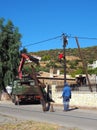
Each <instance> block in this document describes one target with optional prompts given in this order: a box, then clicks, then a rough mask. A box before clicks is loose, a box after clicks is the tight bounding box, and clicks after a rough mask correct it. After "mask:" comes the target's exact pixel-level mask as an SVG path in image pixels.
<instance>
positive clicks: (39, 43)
mask: <svg viewBox="0 0 97 130" xmlns="http://www.w3.org/2000/svg"><path fill="white" fill-rule="evenodd" d="M60 37H62V36H56V37H54V38H49V39H47V40H43V41H39V42H34V43H31V44H28V45H25V46H21V47H24V48H25V47H28V46H32V45H36V44H40V43H44V42H48V41H51V40H55V39H58V38H60Z"/></svg>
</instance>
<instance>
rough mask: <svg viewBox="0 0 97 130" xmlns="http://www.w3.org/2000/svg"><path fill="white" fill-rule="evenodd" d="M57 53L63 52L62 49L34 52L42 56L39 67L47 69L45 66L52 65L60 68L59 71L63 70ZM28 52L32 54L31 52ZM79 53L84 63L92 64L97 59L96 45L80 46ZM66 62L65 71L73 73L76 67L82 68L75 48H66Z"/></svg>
mask: <svg viewBox="0 0 97 130" xmlns="http://www.w3.org/2000/svg"><path fill="white" fill-rule="evenodd" d="M58 53H63V50H62V49H55V50H45V51H39V52H35V53H34V54H35V55H37V56H40V57H41V58H42V59H41V62H40V64H41V67H43V68H45V69H46V70H47V68H48V69H49V68H50V67H51V66H52V67H54V68H55V69H60V70H61V72H63V71H64V69H63V63H60V62H59V60H58ZM30 54H33V52H31V53H30ZM81 54H82V56H83V58H84V61H85V62H86V64H88V63H91V64H92V63H93V61H95V60H97V46H93V47H87V48H81ZM66 63H67V64H66V66H67V73H73V72H74V71H75V70H76V69H79V68H82V61H81V59H80V54H79V51H78V49H77V48H74V49H72V48H69V49H66Z"/></svg>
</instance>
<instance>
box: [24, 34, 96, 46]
mask: <svg viewBox="0 0 97 130" xmlns="http://www.w3.org/2000/svg"><path fill="white" fill-rule="evenodd" d="M64 35H66V37H68V38H75V36H72V35H71V34H70V35H67V34H66V33H64ZM62 36H63V34H62V35H61V36H56V37H53V38H49V39H47V40H43V41H39V42H35V43H31V44H28V45H25V46H21V47H22V48H25V47H28V46H32V45H36V44H40V43H44V42H48V41H51V40H55V39H57V38H60V37H62ZM76 37H77V38H78V39H86V40H97V38H89V37H79V36H76Z"/></svg>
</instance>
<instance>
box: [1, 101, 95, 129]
mask: <svg viewBox="0 0 97 130" xmlns="http://www.w3.org/2000/svg"><path fill="white" fill-rule="evenodd" d="M54 110H55V112H50V111H49V112H43V111H42V108H41V105H19V106H15V105H14V104H13V103H11V102H7V103H5V102H0V114H1V115H7V116H11V117H15V118H19V119H21V120H34V121H40V122H48V123H53V124H58V125H60V126H65V127H77V128H80V129H82V130H97V110H82V109H72V110H70V111H68V112H63V108H62V107H55V106H54ZM7 116H6V117H7ZM4 118H5V117H2V118H1V117H0V122H2V121H3V120H4Z"/></svg>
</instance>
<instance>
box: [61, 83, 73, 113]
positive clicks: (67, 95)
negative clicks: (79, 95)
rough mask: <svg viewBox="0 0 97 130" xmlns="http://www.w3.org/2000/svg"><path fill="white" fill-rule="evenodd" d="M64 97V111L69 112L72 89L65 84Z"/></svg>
mask: <svg viewBox="0 0 97 130" xmlns="http://www.w3.org/2000/svg"><path fill="white" fill-rule="evenodd" d="M62 97H63V104H64V111H68V110H69V102H70V98H71V88H70V86H69V85H68V83H65V84H64V88H63V92H62Z"/></svg>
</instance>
